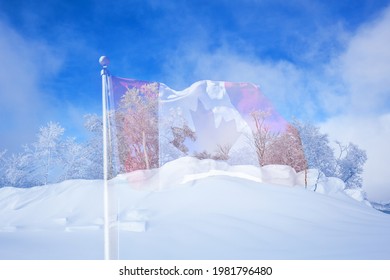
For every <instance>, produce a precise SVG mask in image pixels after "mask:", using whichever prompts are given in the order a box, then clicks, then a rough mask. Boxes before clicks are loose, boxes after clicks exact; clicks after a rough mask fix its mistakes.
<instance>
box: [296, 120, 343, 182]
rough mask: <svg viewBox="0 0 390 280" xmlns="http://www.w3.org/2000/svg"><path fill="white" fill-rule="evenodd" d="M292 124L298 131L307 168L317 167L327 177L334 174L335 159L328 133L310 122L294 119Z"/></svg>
mask: <svg viewBox="0 0 390 280" xmlns="http://www.w3.org/2000/svg"><path fill="white" fill-rule="evenodd" d="M293 125H294V126H295V127H296V128H297V130H298V132H299V135H300V139H301V142H302V145H303V150H304V153H305V157H306V161H307V166H308V168H315V169H318V170H320V171H321V172H322V173H323V174H324V175H325V176H327V177H332V176H335V174H336V173H335V172H336V160H335V157H334V153H333V149H332V148H331V147H330V146H329V139H328V135H327V134H324V133H321V132H320V129H319V128H318V127H316V126H314V125H312V124H310V123H301V122H299V121H295V122H294V123H293Z"/></svg>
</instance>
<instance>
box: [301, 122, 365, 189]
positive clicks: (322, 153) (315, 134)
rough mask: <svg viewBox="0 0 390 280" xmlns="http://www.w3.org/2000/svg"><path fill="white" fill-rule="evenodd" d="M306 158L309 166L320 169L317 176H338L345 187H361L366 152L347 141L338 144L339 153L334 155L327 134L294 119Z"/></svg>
mask: <svg viewBox="0 0 390 280" xmlns="http://www.w3.org/2000/svg"><path fill="white" fill-rule="evenodd" d="M294 125H295V127H297V129H298V131H299V133H300V136H301V140H302V144H303V149H304V151H305V156H306V160H307V162H308V167H309V168H315V169H318V170H320V171H321V172H319V173H318V174H319V177H318V178H317V181H318V180H319V179H320V177H321V176H322V175H325V176H326V177H338V178H340V179H341V180H343V181H344V182H345V185H346V187H347V188H361V187H362V177H361V175H362V173H363V166H364V163H365V162H366V160H367V155H366V152H365V151H363V150H361V149H359V148H358V147H357V146H356V145H355V144H352V143H349V144H348V145H346V146H345V145H342V144H341V143H340V142H337V141H336V143H337V144H338V146H339V153H338V155H337V156H335V151H334V150H333V149H332V148H331V147H330V144H329V140H328V135H327V134H324V133H321V132H320V130H319V128H318V127H316V126H314V125H312V124H309V123H305V124H303V123H301V122H298V121H295V123H294Z"/></svg>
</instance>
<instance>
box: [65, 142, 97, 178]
mask: <svg viewBox="0 0 390 280" xmlns="http://www.w3.org/2000/svg"><path fill="white" fill-rule="evenodd" d="M87 153H88V150H87V149H85V147H84V146H83V145H82V144H79V143H77V142H76V139H75V138H73V137H69V138H67V139H66V140H65V141H63V142H62V144H61V151H60V160H61V162H60V166H61V170H62V171H61V173H62V174H61V176H60V180H61V181H63V180H69V179H89V178H90V176H89V174H88V171H89V170H88V169H89V168H88V165H89V164H90V161H89V159H88V154H87ZM91 179H92V178H91Z"/></svg>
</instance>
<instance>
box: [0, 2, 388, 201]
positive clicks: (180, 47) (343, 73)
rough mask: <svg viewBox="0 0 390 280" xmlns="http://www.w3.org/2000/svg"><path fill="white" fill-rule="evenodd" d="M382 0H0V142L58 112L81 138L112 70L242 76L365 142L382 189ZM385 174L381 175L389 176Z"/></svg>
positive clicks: (28, 137) (4, 144)
mask: <svg viewBox="0 0 390 280" xmlns="http://www.w3.org/2000/svg"><path fill="white" fill-rule="evenodd" d="M389 5H390V1H382V0H377V1H369V0H365V1H364V0H358V1H307V0H298V1H277V0H273V1H271V0H240V1H229V0H226V1H222V0H214V1H211V0H209V1H202V0H199V1H196V0H193V1H157V0H145V1H143V0H127V1H125V0H117V1H100V0H89V1H87V0H78V1H56V0H54V1H48V0H46V1H41V0H36V1H26V0H24V1H22V0H13V1H6V0H0V61H1V69H0V100H1V101H0V119H1V122H0V134H1V140H0V149H1V150H2V149H8V150H9V151H11V152H14V151H17V150H18V148H19V147H20V146H21V145H22V144H25V143H29V142H31V141H32V140H33V139H34V138H35V134H36V132H37V130H38V129H39V127H40V126H42V125H44V124H46V123H47V122H48V121H58V122H60V123H61V124H62V125H63V126H64V127H65V129H66V132H67V135H70V136H76V137H78V138H80V139H83V137H84V135H83V133H84V132H83V128H82V116H83V115H84V114H86V113H100V111H101V97H100V95H101V92H100V86H101V81H100V76H99V71H100V65H99V64H98V58H99V57H100V55H103V54H104V55H107V56H109V57H110V59H111V65H110V70H111V73H112V74H114V75H116V76H121V77H133V78H139V79H143V80H153V81H160V82H163V83H166V84H167V85H169V86H170V87H172V88H175V89H183V88H185V87H187V86H189V85H190V84H191V83H193V82H195V81H197V80H202V79H213V80H230V81H248V82H254V83H257V84H259V85H260V87H261V88H262V89H263V91H264V93H265V94H266V95H267V96H268V97H270V99H271V100H273V101H274V103H275V105H276V107H277V108H279V110H280V111H281V112H282V114H284V115H285V116H286V117H287V118H289V117H292V116H295V117H298V118H300V119H303V120H309V121H311V122H314V123H316V124H318V125H321V128H322V129H323V131H324V132H327V133H329V134H330V136H331V137H333V138H334V139H339V140H341V141H344V142H349V141H351V142H354V143H356V144H358V145H359V146H360V147H362V148H364V149H366V150H367V152H368V157H369V161H368V163H367V171H366V173H365V182H366V183H367V185H369V186H370V187H367V188H371V190H369V189H367V191H370V195H371V196H372V198H375V199H377V200H378V199H380V198H381V197H384V198H385V199H388V200H390V186H389V184H388V183H389V182H390V177H389V176H388V175H386V173H388V172H387V171H386V169H387V166H390V160H389V159H390V152H389V151H390V149H389V148H388V145H387V142H389V141H388V140H389V139H390V81H389V80H390V79H389V76H388V73H390V51H389V50H388V49H390V48H389V47H388V45H389V44H390V8H389ZM386 176H387V177H386Z"/></svg>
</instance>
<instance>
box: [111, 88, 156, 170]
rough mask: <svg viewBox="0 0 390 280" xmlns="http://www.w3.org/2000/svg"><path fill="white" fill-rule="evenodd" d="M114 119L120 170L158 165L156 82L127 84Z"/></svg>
mask: <svg viewBox="0 0 390 280" xmlns="http://www.w3.org/2000/svg"><path fill="white" fill-rule="evenodd" d="M115 121H116V124H115V127H116V139H117V148H118V157H119V162H120V165H121V166H120V171H122V172H129V171H133V170H138V169H149V168H156V167H158V166H159V139H158V136H159V132H158V84H157V83H147V84H145V85H143V86H141V87H140V88H137V87H133V88H128V90H127V92H126V93H125V94H124V95H123V97H122V99H121V100H120V104H119V109H118V110H117V111H115Z"/></svg>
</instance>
